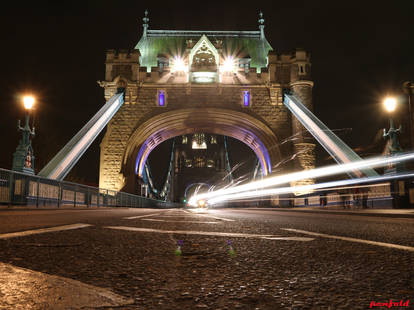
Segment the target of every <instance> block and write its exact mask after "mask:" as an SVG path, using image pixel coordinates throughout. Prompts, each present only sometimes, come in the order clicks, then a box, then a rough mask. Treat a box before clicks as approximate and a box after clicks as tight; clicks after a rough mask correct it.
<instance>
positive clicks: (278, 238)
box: [262, 237, 315, 241]
mask: <svg viewBox="0 0 414 310" xmlns="http://www.w3.org/2000/svg"><path fill="white" fill-rule="evenodd" d="M262 239H267V240H290V241H312V240H315V238H308V237H263V238H262Z"/></svg>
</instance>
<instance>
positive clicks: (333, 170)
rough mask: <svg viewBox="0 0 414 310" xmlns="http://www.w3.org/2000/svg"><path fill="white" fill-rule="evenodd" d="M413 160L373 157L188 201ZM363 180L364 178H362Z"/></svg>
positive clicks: (409, 156)
mask: <svg viewBox="0 0 414 310" xmlns="http://www.w3.org/2000/svg"><path fill="white" fill-rule="evenodd" d="M412 159H414V153H408V154H402V155H398V156H392V157H375V158H371V159H365V160H359V161H354V162H352V163H347V164H341V165H332V166H327V167H322V168H316V169H311V170H303V171H299V172H294V173H289V174H284V175H279V176H275V177H270V178H266V179H263V180H260V181H255V182H251V183H248V184H244V185H239V186H234V187H230V188H226V189H221V190H217V191H211V192H207V193H203V194H197V195H194V196H192V197H191V198H190V199H189V204H190V205H192V206H196V205H197V201H198V200H200V199H204V200H208V201H210V200H211V199H213V198H215V197H220V196H225V195H230V194H235V193H241V192H247V191H253V190H255V191H257V190H261V189H263V188H266V187H271V186H275V185H280V184H287V183H290V182H293V181H299V180H303V179H313V178H318V177H324V176H331V175H336V174H341V173H346V172H349V171H353V170H358V169H364V168H377V167H383V166H386V165H388V164H392V163H396V162H403V161H407V160H412ZM363 179H365V178H363Z"/></svg>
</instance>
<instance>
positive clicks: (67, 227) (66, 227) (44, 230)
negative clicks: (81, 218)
mask: <svg viewBox="0 0 414 310" xmlns="http://www.w3.org/2000/svg"><path fill="white" fill-rule="evenodd" d="M89 226H92V225H89V224H72V225H63V226H56V227H49V228H40V229H33V230H25V231H18V232H13V233H6V234H0V239H9V238H16V237H24V236H29V235H36V234H43V233H48V232H54V231H62V230H71V229H79V228H85V227H89Z"/></svg>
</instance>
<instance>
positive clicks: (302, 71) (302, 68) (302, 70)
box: [299, 64, 306, 75]
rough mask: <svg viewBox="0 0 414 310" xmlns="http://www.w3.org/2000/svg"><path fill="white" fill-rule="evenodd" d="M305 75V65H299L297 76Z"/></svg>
mask: <svg viewBox="0 0 414 310" xmlns="http://www.w3.org/2000/svg"><path fill="white" fill-rule="evenodd" d="M305 74H306V67H305V64H299V75H305Z"/></svg>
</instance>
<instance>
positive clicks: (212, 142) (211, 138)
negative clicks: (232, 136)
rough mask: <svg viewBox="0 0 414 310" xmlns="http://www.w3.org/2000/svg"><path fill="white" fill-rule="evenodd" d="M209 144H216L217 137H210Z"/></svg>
mask: <svg viewBox="0 0 414 310" xmlns="http://www.w3.org/2000/svg"><path fill="white" fill-rule="evenodd" d="M210 144H217V137H216V136H210Z"/></svg>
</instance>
